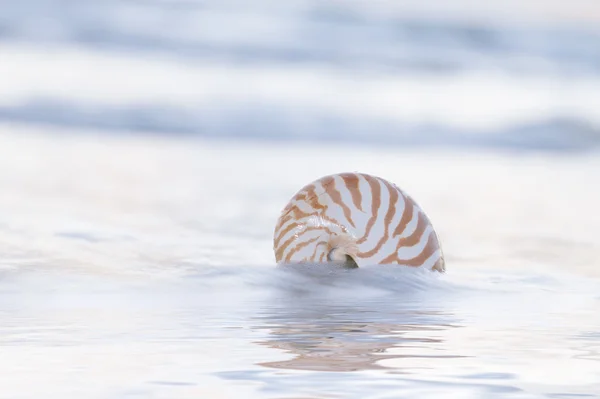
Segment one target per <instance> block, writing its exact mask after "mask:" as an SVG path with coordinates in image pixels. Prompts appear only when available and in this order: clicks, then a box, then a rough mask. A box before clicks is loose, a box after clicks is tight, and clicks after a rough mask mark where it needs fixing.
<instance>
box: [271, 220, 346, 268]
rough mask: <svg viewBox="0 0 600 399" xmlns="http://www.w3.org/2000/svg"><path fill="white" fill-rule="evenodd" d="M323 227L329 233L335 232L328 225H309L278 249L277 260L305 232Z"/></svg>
mask: <svg viewBox="0 0 600 399" xmlns="http://www.w3.org/2000/svg"><path fill="white" fill-rule="evenodd" d="M297 226H302V224H296V227H297ZM321 229H323V230H325V231H326V232H327V234H335V233H334V232H333V231H332V230H331V229H330V228H329V227H326V226H310V227H307V228H305V229H303V230H302V231H300V232H298V233H297V234H294V235H292V236H291V237H290V238H288V239H287V240H286V241H285V242H284V243H283V244H282V245H281V246H280V247H279V248H278V249H277V252H276V254H275V257H276V259H277V261H278V262H279V259H281V258H283V253H284V252H285V250H286V249H287V247H289V246H290V244H291V243H292V242H294V241H295V240H297V239H298V238H300V237H302V236H303V235H304V234H306V233H308V232H309V231H315V230H321Z"/></svg>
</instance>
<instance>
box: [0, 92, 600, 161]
mask: <svg viewBox="0 0 600 399" xmlns="http://www.w3.org/2000/svg"><path fill="white" fill-rule="evenodd" d="M300 120H302V122H300V123H299V122H298V121H300ZM0 121H4V122H11V123H25V124H33V125H41V126H51V127H54V128H56V127H58V128H62V129H67V131H68V132H73V130H77V129H80V130H81V129H83V131H84V132H85V131H90V132H94V133H97V132H98V131H104V132H106V133H110V134H128V135H131V134H144V135H146V134H171V135H179V136H191V137H197V138H206V139H217V140H223V139H237V140H240V139H241V140H245V139H246V140H268V141H279V142H317V143H318V142H321V143H328V142H329V143H344V144H361V145H363V146H364V145H371V146H375V147H377V146H381V145H392V146H398V147H408V146H419V147H429V148H436V147H439V148H473V149H505V150H512V151H531V150H534V151H558V152H565V151H566V152H589V151H597V150H598V149H600V129H599V128H598V126H594V125H591V124H590V123H589V122H587V121H585V120H578V119H569V118H554V119H541V120H539V121H534V122H530V123H523V124H519V125H515V126H510V127H508V128H498V129H490V130H468V129H463V130H460V129H457V128H449V127H448V126H444V125H440V124H435V123H432V124H394V123H391V122H386V121H379V120H376V119H369V118H361V117H360V116H358V117H354V118H350V117H347V116H335V115H330V114H327V113H324V112H321V113H319V112H314V113H312V114H310V113H306V112H305V110H303V111H301V112H297V111H294V110H292V109H290V108H286V107H279V108H278V107H276V106H271V107H258V106H256V107H254V108H252V107H248V108H239V107H238V108H232V109H223V110H220V111H219V112H210V113H203V112H202V110H201V111H200V112H198V111H197V110H186V109H180V108H173V107H170V106H169V105H165V104H155V105H134V106H130V107H115V106H109V105H105V104H97V103H92V104H79V103H68V102H60V101H44V100H41V101H34V102H31V103H27V104H23V105H20V106H16V107H0Z"/></svg>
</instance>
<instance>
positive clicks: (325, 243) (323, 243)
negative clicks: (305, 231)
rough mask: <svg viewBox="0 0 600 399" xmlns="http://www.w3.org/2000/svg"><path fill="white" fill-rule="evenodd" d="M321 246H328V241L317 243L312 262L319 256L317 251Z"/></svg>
mask: <svg viewBox="0 0 600 399" xmlns="http://www.w3.org/2000/svg"><path fill="white" fill-rule="evenodd" d="M319 245H327V241H319V242H318V243H317V245H315V250H314V251H313V253H312V255H311V256H310V260H311V261H313V262H314V261H315V257H316V256H317V251H318V249H319Z"/></svg>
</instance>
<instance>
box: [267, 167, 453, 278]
mask: <svg viewBox="0 0 600 399" xmlns="http://www.w3.org/2000/svg"><path fill="white" fill-rule="evenodd" d="M273 250H274V252H275V259H276V261H277V263H302V262H311V263H322V262H327V261H328V260H329V259H330V258H331V254H332V251H341V253H343V254H344V255H347V256H349V257H351V258H352V260H353V261H354V262H356V265H358V266H359V267H360V266H365V265H375V264H399V265H404V266H412V267H424V268H427V269H431V270H435V271H439V272H444V271H445V262H444V258H443V253H442V249H441V246H440V243H439V240H438V236H437V234H436V232H435V231H434V229H433V226H432V224H431V222H430V220H429V219H428V218H427V216H426V215H425V213H424V212H423V210H422V209H421V208H420V207H419V206H418V205H417V204H416V202H415V201H414V200H413V199H412V198H411V197H410V196H408V195H407V194H406V193H404V192H403V191H402V190H400V189H399V188H398V187H397V186H396V185H394V184H392V183H390V182H388V181H387V180H385V179H383V178H380V177H376V176H372V175H368V174H365V173H340V174H334V175H328V176H324V177H322V178H320V179H318V180H316V181H314V182H312V183H310V184H308V185H306V186H304V187H303V188H302V189H301V190H300V191H298V192H297V193H296V194H295V195H294V196H293V197H292V199H291V200H290V201H289V202H288V204H287V205H286V207H285V208H284V209H283V211H282V212H281V215H280V216H279V219H278V221H277V223H276V226H275V231H274V237H273Z"/></svg>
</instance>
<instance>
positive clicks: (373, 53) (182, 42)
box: [0, 0, 600, 75]
mask: <svg viewBox="0 0 600 399" xmlns="http://www.w3.org/2000/svg"><path fill="white" fill-rule="evenodd" d="M2 3H3V2H0V5H2V10H3V12H2V14H1V15H0V40H3V41H8V40H10V41H21V42H34V43H38V44H77V45H80V46H85V47H89V48H93V49H97V50H102V51H121V52H135V53H138V54H144V53H149V54H151V55H165V56H169V57H177V58H181V59H183V60H185V59H212V60H214V59H218V60H220V61H223V62H231V63H278V64H279V63H284V64H285V63H292V64H298V63H310V64H324V65H332V66H336V67H340V68H356V69H374V70H381V69H383V70H386V71H394V72H402V71H407V70H409V71H410V70H412V71H414V70H418V71H421V72H423V71H426V72H431V73H456V72H461V71H465V70H467V71H468V70H474V69H481V68H491V69H494V70H495V69H502V70H505V71H507V72H511V73H536V74H537V73H552V74H566V75H572V74H581V73H586V74H600V46H599V45H598V44H599V43H600V30H598V31H594V30H590V29H586V28H580V29H577V28H574V27H572V26H556V27H526V26H520V25H517V26H513V25H511V24H508V23H496V24H490V23H489V22H485V21H482V22H476V21H472V20H470V21H456V20H440V19H439V18H426V17H422V16H421V17H418V16H414V17H411V16H408V15H407V16H402V15H398V14H397V13H394V14H385V13H381V14H377V15H373V14H372V13H364V9H363V8H358V7H353V6H352V5H351V4H348V5H344V6H342V5H340V4H334V3H331V2H324V3H323V2H314V1H304V2H292V3H291V4H290V5H288V6H279V7H272V8H266V7H260V4H267V5H268V4H269V2H266V1H260V2H257V3H255V5H254V6H249V5H248V4H244V3H239V4H234V5H229V6H227V3H225V4H220V3H219V2H216V1H208V2H207V1H177V2H166V1H165V2H163V1H138V0H136V1H114V0H113V1H110V0H109V1H102V2H94V1H73V0H25V1H20V2H18V3H12V2H11V3H9V2H5V3H6V4H2ZM299 4H301V5H302V7H301V6H299ZM232 28H235V29H232Z"/></svg>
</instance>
